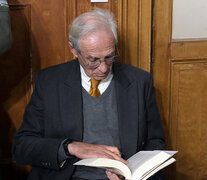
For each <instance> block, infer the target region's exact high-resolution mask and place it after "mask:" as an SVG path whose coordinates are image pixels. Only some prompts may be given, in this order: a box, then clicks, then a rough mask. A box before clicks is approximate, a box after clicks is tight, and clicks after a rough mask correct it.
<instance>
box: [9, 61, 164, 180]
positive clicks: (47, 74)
mask: <svg viewBox="0 0 207 180" xmlns="http://www.w3.org/2000/svg"><path fill="white" fill-rule="evenodd" d="M113 73H114V81H115V89H116V95H117V97H116V98H117V110H118V121H119V130H120V141H121V150H120V151H121V152H123V154H124V155H125V156H124V158H125V159H127V158H129V157H130V156H132V155H133V154H135V153H136V152H137V151H139V150H154V149H164V135H163V130H162V126H161V122H160V117H159V113H158V108H157V105H156V101H155V95H154V90H153V81H152V76H151V75H150V73H148V72H145V71H143V70H140V69H138V68H135V67H132V66H129V65H123V64H120V63H118V62H117V63H114V65H113ZM81 89H82V86H81V76H80V65H79V63H78V61H77V60H73V61H71V62H68V63H65V64H61V65H57V66H54V67H50V68H47V69H44V70H41V71H40V72H39V73H38V75H37V77H36V86H35V90H34V92H33V95H32V97H31V101H30V102H29V104H28V106H27V108H26V111H25V114H24V120H23V124H22V126H21V128H20V129H19V130H18V131H17V133H16V134H15V139H14V140H15V141H14V148H13V153H14V158H15V160H16V161H17V162H18V163H21V164H30V165H32V166H33V168H32V171H31V173H30V175H29V179H34V180H38V179H48V180H49V179H53V180H56V179H61V180H62V179H70V177H71V175H72V173H73V170H74V166H73V165H72V163H73V162H75V161H76V160H77V159H76V158H72V159H70V160H69V161H68V164H67V165H66V166H65V167H64V168H60V167H59V162H58V157H57V156H58V149H59V145H60V143H61V141H62V140H64V139H66V138H70V139H73V140H74V141H82V139H83V112H82V96H81Z"/></svg>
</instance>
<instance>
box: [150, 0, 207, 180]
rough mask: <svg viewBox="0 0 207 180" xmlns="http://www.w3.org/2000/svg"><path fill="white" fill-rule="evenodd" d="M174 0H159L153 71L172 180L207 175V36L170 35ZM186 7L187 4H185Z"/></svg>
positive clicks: (202, 177) (198, 179) (169, 175)
mask: <svg viewBox="0 0 207 180" xmlns="http://www.w3.org/2000/svg"><path fill="white" fill-rule="evenodd" d="M172 4H173V0H160V1H155V31H154V33H153V35H154V36H153V37H154V47H153V75H154V80H155V88H156V95H157V100H158V105H159V108H160V112H161V117H162V119H163V124H164V129H165V134H166V142H167V148H168V149H173V150H178V151H179V152H178V154H177V155H176V159H177V162H176V164H174V165H173V166H171V167H169V169H168V170H169V171H168V177H169V179H172V180H175V179H177V180H180V179H182V180H185V179H186V180H191V179H192V180H200V179H207V172H206V169H207V164H206V160H207V155H206V150H207V139H206V138H207V131H206V128H207V118H206V117H207V111H206V105H207V93H206V88H207V51H206V49H207V40H205V39H190V40H188V39H185V40H177V41H175V40H172V35H171V34H172V33H171V32H172V10H173V9H172V7H173V5H172ZM186 8H188V6H186Z"/></svg>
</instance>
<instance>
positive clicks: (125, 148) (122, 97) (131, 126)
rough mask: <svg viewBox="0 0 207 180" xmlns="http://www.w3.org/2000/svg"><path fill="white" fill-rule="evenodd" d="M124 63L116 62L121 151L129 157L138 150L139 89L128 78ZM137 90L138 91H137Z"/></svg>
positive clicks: (115, 77)
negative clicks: (117, 63) (118, 63)
mask: <svg viewBox="0 0 207 180" xmlns="http://www.w3.org/2000/svg"><path fill="white" fill-rule="evenodd" d="M122 68H123V66H122V65H116V64H114V67H113V72H114V80H115V88H116V96H117V110H118V119H119V130H120V142H121V151H122V152H123V153H124V155H125V156H124V158H126V159H128V158H129V157H131V156H132V155H133V154H135V153H136V151H137V143H138V122H139V121H138V103H137V102H138V96H137V94H138V89H137V85H136V82H133V81H132V80H130V79H128V77H127V76H126V75H125V71H124V70H123V69H122ZM136 92H137V93H136Z"/></svg>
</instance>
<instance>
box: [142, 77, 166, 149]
mask: <svg viewBox="0 0 207 180" xmlns="http://www.w3.org/2000/svg"><path fill="white" fill-rule="evenodd" d="M146 92H147V93H146V97H145V99H146V119H147V136H146V141H145V145H144V147H143V149H144V150H163V149H165V140H164V133H163V129H162V123H161V120H160V115H159V111H158V107H157V103H156V99H155V92H154V87H153V78H152V76H151V75H150V78H149V81H148V83H147V88H146Z"/></svg>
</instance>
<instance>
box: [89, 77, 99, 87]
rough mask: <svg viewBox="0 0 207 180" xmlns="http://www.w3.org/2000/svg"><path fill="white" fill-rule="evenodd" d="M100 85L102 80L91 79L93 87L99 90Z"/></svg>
mask: <svg viewBox="0 0 207 180" xmlns="http://www.w3.org/2000/svg"><path fill="white" fill-rule="evenodd" d="M99 83H100V80H96V79H91V87H93V88H97V87H98V85H99Z"/></svg>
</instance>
